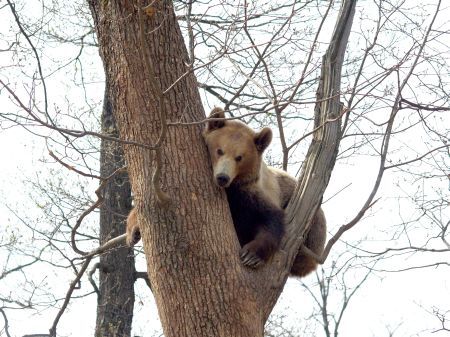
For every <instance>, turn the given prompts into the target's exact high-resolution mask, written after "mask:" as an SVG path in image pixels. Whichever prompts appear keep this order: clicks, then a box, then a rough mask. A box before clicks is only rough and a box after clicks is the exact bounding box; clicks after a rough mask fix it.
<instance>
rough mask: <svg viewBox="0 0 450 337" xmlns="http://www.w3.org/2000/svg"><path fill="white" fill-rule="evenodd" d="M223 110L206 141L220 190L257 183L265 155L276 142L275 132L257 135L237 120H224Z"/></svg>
mask: <svg viewBox="0 0 450 337" xmlns="http://www.w3.org/2000/svg"><path fill="white" fill-rule="evenodd" d="M224 118H225V113H224V111H223V110H222V109H221V108H214V109H213V110H212V111H211V113H210V115H209V117H208V119H211V120H209V121H208V122H207V125H206V128H205V131H204V132H203V137H204V139H205V142H206V145H207V146H208V150H209V154H210V156H211V162H212V167H213V174H214V182H215V183H216V184H217V185H218V186H220V187H224V188H226V187H229V186H230V185H231V184H237V185H244V184H249V183H252V182H256V181H257V180H258V178H259V170H260V168H261V163H262V154H263V152H264V150H265V149H266V148H267V147H268V146H269V144H270V142H271V141H272V130H270V129H269V128H263V129H262V130H261V131H259V132H255V131H253V130H252V129H251V128H249V127H248V126H247V125H245V124H244V123H242V122H240V121H237V120H224Z"/></svg>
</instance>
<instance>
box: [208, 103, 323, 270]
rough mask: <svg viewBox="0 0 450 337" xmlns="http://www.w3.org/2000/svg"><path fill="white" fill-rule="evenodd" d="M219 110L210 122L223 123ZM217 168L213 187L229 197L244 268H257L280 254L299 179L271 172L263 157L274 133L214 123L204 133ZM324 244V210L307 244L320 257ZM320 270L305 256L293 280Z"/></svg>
mask: <svg viewBox="0 0 450 337" xmlns="http://www.w3.org/2000/svg"><path fill="white" fill-rule="evenodd" d="M224 117H225V114H224V111H223V110H222V109H220V108H215V109H213V110H212V111H211V114H210V116H209V118H215V119H216V118H224ZM203 136H204V139H205V141H206V144H207V146H208V149H209V153H210V156H211V162H212V167H213V175H214V182H215V183H216V184H217V185H218V186H219V187H222V188H225V191H226V193H227V198H228V203H229V206H230V211H231V216H232V219H233V223H234V227H235V230H236V234H237V237H238V239H239V243H240V244H241V247H242V248H241V251H240V258H241V261H242V263H243V264H244V265H246V266H248V267H251V268H258V267H260V266H261V265H263V264H264V262H266V261H267V260H268V259H269V258H270V257H271V256H272V255H273V253H274V252H275V251H276V250H277V249H278V248H279V245H280V241H281V238H282V236H283V234H284V228H285V220H284V208H286V206H287V204H288V202H289V200H290V198H291V196H292V193H293V192H294V188H295V185H296V179H295V178H293V177H291V176H289V175H288V174H287V173H286V172H284V171H282V170H279V169H276V168H273V167H270V166H267V165H266V164H265V163H264V161H263V159H262V155H263V152H264V150H265V149H266V148H267V147H268V146H269V144H270V142H271V140H272V131H271V130H270V129H269V128H264V129H262V130H261V131H259V132H255V131H253V130H252V129H251V128H249V127H248V126H247V125H246V124H244V123H242V122H240V121H235V120H217V119H216V120H211V121H209V122H208V123H207V125H206V128H205V130H204V132H203ZM325 238H326V220H325V216H324V214H323V211H322V209H321V208H319V209H318V211H317V212H316V214H315V216H314V218H313V222H312V224H311V228H310V231H309V233H308V236H307V238H306V240H305V242H304V244H305V245H306V246H307V247H308V248H309V249H310V250H312V251H313V252H314V253H316V254H318V255H320V254H321V253H322V251H323V248H324V244H325ZM316 266H317V263H316V261H315V260H314V259H313V258H311V257H309V256H306V255H304V254H302V253H301V252H299V253H298V254H297V256H296V258H295V261H294V264H293V266H292V269H291V275H294V276H300V277H301V276H305V275H307V274H308V273H310V272H311V271H313V270H314V269H315V268H316Z"/></svg>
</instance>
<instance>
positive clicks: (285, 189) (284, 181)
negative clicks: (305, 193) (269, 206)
mask: <svg viewBox="0 0 450 337" xmlns="http://www.w3.org/2000/svg"><path fill="white" fill-rule="evenodd" d="M267 168H268V171H269V172H270V176H271V177H270V179H269V180H270V181H271V182H272V184H276V185H277V194H278V195H277V199H278V205H279V206H280V207H281V208H282V209H285V208H286V206H287V204H288V203H289V201H290V200H291V197H292V194H293V193H294V190H295V186H296V185H297V180H296V179H295V178H294V177H292V176H291V175H289V174H288V173H287V172H285V171H283V170H280V169H277V168H275V167H271V166H268V167H267Z"/></svg>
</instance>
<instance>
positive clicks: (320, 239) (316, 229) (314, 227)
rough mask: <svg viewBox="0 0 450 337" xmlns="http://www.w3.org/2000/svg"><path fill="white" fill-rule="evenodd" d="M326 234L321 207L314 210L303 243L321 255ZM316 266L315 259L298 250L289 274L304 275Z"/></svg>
mask: <svg viewBox="0 0 450 337" xmlns="http://www.w3.org/2000/svg"><path fill="white" fill-rule="evenodd" d="M326 236H327V226H326V219H325V215H324V213H323V211H322V209H321V208H319V209H318V210H317V212H316V215H315V216H314V218H313V222H312V224H311V228H310V230H309V233H308V235H307V237H306V240H305V242H304V245H305V246H306V247H308V248H309V249H310V250H311V251H312V252H314V253H315V254H317V255H319V256H320V255H321V254H322V252H323V249H324V246H325V239H326ZM316 268H317V261H316V260H315V259H314V258H312V257H310V256H307V255H305V254H303V253H302V252H300V251H299V252H298V253H297V256H296V257H295V260H294V264H293V265H292V268H291V275H292V276H298V277H304V276H306V275H308V274H309V273H311V272H313V271H314V270H316Z"/></svg>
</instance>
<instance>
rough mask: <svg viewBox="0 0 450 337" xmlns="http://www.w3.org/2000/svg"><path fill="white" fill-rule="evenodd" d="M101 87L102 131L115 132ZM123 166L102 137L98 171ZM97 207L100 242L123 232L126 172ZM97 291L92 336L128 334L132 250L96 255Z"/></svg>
mask: <svg viewBox="0 0 450 337" xmlns="http://www.w3.org/2000/svg"><path fill="white" fill-rule="evenodd" d="M108 88H109V86H108V85H106V88H105V98H104V102H103V111H102V118H101V124H102V132H103V133H107V134H110V135H112V136H116V137H117V135H118V132H117V129H116V122H115V119H114V115H113V110H112V106H111V100H110V97H109V92H108ZM123 166H125V159H124V156H123V151H122V147H121V144H120V143H117V142H111V141H107V140H102V142H101V147H100V174H101V176H102V177H108V176H110V175H111V174H112V173H113V172H115V171H116V170H118V169H119V168H121V167H123ZM103 193H104V195H103V197H104V201H103V204H102V206H101V208H100V245H102V244H103V243H105V242H106V241H108V240H109V239H112V238H114V237H116V236H119V235H121V234H123V232H124V229H125V225H124V222H125V219H126V216H127V214H128V212H129V211H130V209H131V187H130V182H129V180H128V174H127V173H118V174H116V175H115V176H114V177H113V178H112V179H111V180H110V181H109V182H108V183H107V184H106V186H105V188H104V190H103ZM98 270H99V281H100V283H99V292H98V303H97V322H96V328H95V336H96V337H116V336H122V337H127V336H128V337H129V336H130V335H131V323H132V319H133V308H134V281H135V280H134V271H135V270H134V256H133V249H130V248H128V247H118V248H115V249H113V250H111V251H109V252H108V253H107V254H102V255H100V261H99V264H98Z"/></svg>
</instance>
